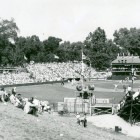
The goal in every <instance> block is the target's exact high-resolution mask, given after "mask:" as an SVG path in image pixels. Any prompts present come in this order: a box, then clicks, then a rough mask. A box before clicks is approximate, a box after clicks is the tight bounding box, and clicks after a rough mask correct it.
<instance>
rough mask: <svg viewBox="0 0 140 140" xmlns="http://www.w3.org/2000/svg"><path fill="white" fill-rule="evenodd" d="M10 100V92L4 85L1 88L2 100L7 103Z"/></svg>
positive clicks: (0, 97)
mask: <svg viewBox="0 0 140 140" xmlns="http://www.w3.org/2000/svg"><path fill="white" fill-rule="evenodd" d="M8 100H9V94H8V93H7V92H6V91H5V89H4V88H3V87H2V88H1V90H0V101H2V102H3V103H5V102H7V101H8Z"/></svg>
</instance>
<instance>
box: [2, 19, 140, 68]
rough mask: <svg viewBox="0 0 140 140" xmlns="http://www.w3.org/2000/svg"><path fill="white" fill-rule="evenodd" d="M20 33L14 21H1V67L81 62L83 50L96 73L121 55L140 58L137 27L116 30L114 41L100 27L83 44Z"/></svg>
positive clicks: (139, 36)
mask: <svg viewBox="0 0 140 140" xmlns="http://www.w3.org/2000/svg"><path fill="white" fill-rule="evenodd" d="M19 31H20V30H19V28H18V26H17V24H16V22H15V21H14V19H10V20H7V19H2V20H1V21H0V65H1V66H7V65H9V66H19V65H23V64H24V63H26V62H30V61H34V62H54V61H57V62H68V61H72V62H75V61H78V62H79V61H81V50H82V49H83V52H84V55H85V56H86V57H87V59H86V60H84V61H85V63H87V64H91V66H92V67H94V68H95V69H97V70H105V69H107V68H109V67H110V64H111V61H113V60H114V59H116V57H117V55H118V53H119V54H123V53H124V54H133V55H139V56H140V29H137V28H130V29H127V28H120V29H119V30H116V31H114V34H113V37H114V38H113V39H108V38H107V36H106V33H105V31H104V29H101V28H100V27H98V28H97V29H96V30H95V31H93V32H90V33H89V34H88V35H87V37H86V38H85V40H84V41H83V42H81V41H78V42H70V41H63V40H62V39H61V38H56V37H53V36H50V37H48V38H47V39H45V40H43V41H41V40H40V39H39V37H38V36H37V35H32V36H29V37H23V36H18V33H19ZM54 55H56V56H58V57H59V59H56V58H55V57H54Z"/></svg>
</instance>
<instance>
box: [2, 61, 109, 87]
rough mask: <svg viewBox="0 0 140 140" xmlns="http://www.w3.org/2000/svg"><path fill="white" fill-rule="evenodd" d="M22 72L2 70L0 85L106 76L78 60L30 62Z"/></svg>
mask: <svg viewBox="0 0 140 140" xmlns="http://www.w3.org/2000/svg"><path fill="white" fill-rule="evenodd" d="M25 69H26V71H24V72H5V71H4V72H3V73H1V74H0V85H13V84H24V83H36V82H47V81H61V80H62V79H63V78H65V79H68V78H81V76H84V78H107V77H108V75H107V73H98V72H96V71H95V69H93V68H92V67H88V66H87V65H86V64H84V65H83V67H82V64H81V63H80V62H79V63H78V62H77V63H72V62H67V63H66V62H65V63H64V62H63V63H56V62H54V63H32V64H28V65H27V66H26V68H25Z"/></svg>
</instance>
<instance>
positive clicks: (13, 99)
mask: <svg viewBox="0 0 140 140" xmlns="http://www.w3.org/2000/svg"><path fill="white" fill-rule="evenodd" d="M10 101H11V103H12V104H15V103H16V92H13V89H12V94H11V96H10Z"/></svg>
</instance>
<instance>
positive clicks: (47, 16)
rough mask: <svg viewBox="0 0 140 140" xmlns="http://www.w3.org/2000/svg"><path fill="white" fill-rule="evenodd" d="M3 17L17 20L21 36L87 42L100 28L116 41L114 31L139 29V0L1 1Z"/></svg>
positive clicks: (0, 10)
mask: <svg viewBox="0 0 140 140" xmlns="http://www.w3.org/2000/svg"><path fill="white" fill-rule="evenodd" d="M0 18H1V19H8V20H10V19H11V18H14V19H15V22H16V24H17V26H18V27H19V29H20V32H19V36H24V37H27V36H32V35H37V36H39V38H40V40H45V39H47V38H48V37H49V36H54V37H58V38H61V39H62V40H63V41H70V42H77V41H84V40H85V38H86V37H87V36H88V34H89V33H90V32H94V31H95V30H96V29H97V28H98V27H101V28H102V29H104V30H105V32H106V35H107V38H108V39H113V33H114V31H115V30H119V29H120V28H123V27H126V28H128V29H129V28H131V27H136V28H140V0H0Z"/></svg>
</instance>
